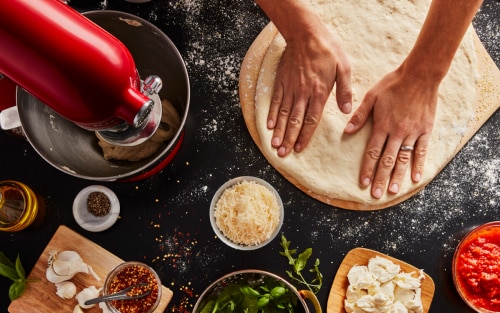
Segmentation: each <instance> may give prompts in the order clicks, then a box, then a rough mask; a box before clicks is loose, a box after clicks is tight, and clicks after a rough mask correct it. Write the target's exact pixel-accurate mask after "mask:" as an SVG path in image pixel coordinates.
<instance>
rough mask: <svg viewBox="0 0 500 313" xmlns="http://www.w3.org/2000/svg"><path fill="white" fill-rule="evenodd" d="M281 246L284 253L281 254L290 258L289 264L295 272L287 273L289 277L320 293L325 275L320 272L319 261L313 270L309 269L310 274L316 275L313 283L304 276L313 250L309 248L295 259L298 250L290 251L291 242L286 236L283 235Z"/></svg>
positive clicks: (315, 263)
mask: <svg viewBox="0 0 500 313" xmlns="http://www.w3.org/2000/svg"><path fill="white" fill-rule="evenodd" d="M280 245H281V247H283V251H280V254H281V255H283V256H285V257H287V258H288V264H290V265H291V266H292V268H293V271H286V273H287V274H288V277H290V279H292V280H293V281H295V282H298V283H299V284H302V285H305V286H306V287H307V288H308V289H309V290H310V291H311V292H313V293H315V294H316V293H318V291H319V290H320V289H321V286H322V285H323V274H321V272H320V271H319V259H316V261H315V262H314V264H313V266H312V268H310V269H309V272H311V273H313V274H314V275H315V277H314V278H313V279H312V280H311V282H307V280H306V279H305V278H304V276H303V275H302V270H304V269H305V268H306V267H307V261H308V260H309V258H310V257H311V255H312V248H307V249H306V250H304V252H302V253H300V254H299V255H298V256H297V258H295V257H294V255H295V254H296V253H297V250H296V249H290V241H288V240H286V238H285V235H281V243H280Z"/></svg>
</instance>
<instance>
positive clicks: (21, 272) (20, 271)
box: [15, 254, 26, 279]
mask: <svg viewBox="0 0 500 313" xmlns="http://www.w3.org/2000/svg"><path fill="white" fill-rule="evenodd" d="M15 265H16V272H17V275H19V278H22V279H25V278H26V272H25V271H24V267H23V265H22V264H21V259H20V258H19V254H18V255H17V258H16V264H15Z"/></svg>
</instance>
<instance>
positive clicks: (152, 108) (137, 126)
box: [98, 75, 163, 146]
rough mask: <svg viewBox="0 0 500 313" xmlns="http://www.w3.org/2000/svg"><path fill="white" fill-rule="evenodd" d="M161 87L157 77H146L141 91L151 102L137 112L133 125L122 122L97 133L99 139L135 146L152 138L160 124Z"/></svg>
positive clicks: (119, 144)
mask: <svg viewBox="0 0 500 313" xmlns="http://www.w3.org/2000/svg"><path fill="white" fill-rule="evenodd" d="M162 86H163V83H162V80H161V78H160V77H159V76H156V75H152V76H148V77H147V78H146V79H145V80H144V81H143V82H141V91H142V93H144V94H145V95H147V96H148V97H149V98H150V99H151V100H150V101H149V102H147V103H146V104H144V106H143V107H142V108H141V109H140V110H139V112H138V113H137V115H136V118H135V119H134V123H133V125H130V124H128V123H126V122H125V121H124V122H122V123H120V124H117V125H115V126H113V127H112V128H110V129H106V130H100V131H98V133H99V135H100V137H101V138H102V139H104V140H105V141H107V142H109V143H110V144H113V145H117V146H135V145H138V144H141V143H143V142H144V141H146V140H148V139H149V138H150V137H151V136H153V135H154V133H155V132H156V130H157V129H158V126H159V125H160V122H161V116H162V106H161V99H160V96H159V95H158V93H159V92H160V90H161V88H162Z"/></svg>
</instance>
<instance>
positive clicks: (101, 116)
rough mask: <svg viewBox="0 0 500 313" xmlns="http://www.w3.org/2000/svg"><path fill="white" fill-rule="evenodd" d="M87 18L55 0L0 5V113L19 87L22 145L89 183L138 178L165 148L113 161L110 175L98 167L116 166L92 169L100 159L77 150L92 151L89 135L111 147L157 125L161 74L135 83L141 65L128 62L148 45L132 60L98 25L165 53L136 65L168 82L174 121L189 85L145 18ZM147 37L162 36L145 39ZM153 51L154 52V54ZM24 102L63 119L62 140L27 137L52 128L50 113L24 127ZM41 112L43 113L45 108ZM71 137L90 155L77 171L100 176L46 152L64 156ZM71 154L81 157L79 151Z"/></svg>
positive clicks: (111, 14)
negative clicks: (132, 161)
mask: <svg viewBox="0 0 500 313" xmlns="http://www.w3.org/2000/svg"><path fill="white" fill-rule="evenodd" d="M90 13H91V14H90V15H89V17H87V15H82V14H80V13H78V12H77V11H75V10H74V9H72V8H71V7H69V6H68V5H67V4H65V3H64V2H62V1H60V0H8V1H2V3H1V4H0V47H1V49H0V75H1V76H0V96H1V97H2V98H0V103H1V104H0V109H1V108H2V107H5V106H6V105H5V102H7V101H12V95H11V93H12V90H13V88H14V87H13V86H15V85H18V86H19V87H22V88H21V89H22V90H20V88H19V87H18V88H17V99H16V102H17V108H18V110H19V116H20V120H21V124H22V126H23V130H24V132H25V133H26V135H27V138H28V140H29V141H30V143H31V144H32V145H33V146H34V148H35V150H37V152H39V153H40V154H41V155H42V157H44V158H45V159H46V160H47V161H49V163H51V164H53V165H54V166H56V167H58V168H60V169H63V170H65V169H66V168H68V167H71V168H70V169H69V170H67V171H66V170H65V171H66V172H68V173H69V174H73V175H75V176H79V177H83V178H88V179H94V180H115V179H119V178H123V177H128V176H130V175H132V176H137V175H141V174H143V172H144V171H146V170H150V169H151V167H154V166H155V164H156V165H157V163H159V162H160V161H161V160H163V159H164V158H165V157H166V155H167V154H169V152H170V151H169V150H171V149H170V148H172V147H170V145H169V147H166V149H165V150H166V151H162V152H160V153H159V154H157V155H155V156H154V157H153V158H152V159H150V160H147V161H145V162H139V163H138V164H136V165H122V164H119V166H123V169H122V171H117V172H115V171H113V170H111V169H109V170H108V168H107V167H106V166H110V167H116V166H117V165H116V164H114V165H103V164H100V163H101V160H98V159H97V158H96V156H94V155H93V154H94V152H87V151H86V150H85V149H87V148H86V147H85V145H88V146H89V147H91V146H95V144H94V143H92V142H91V141H95V138H94V137H95V135H94V131H97V132H99V135H100V136H101V137H102V138H103V139H105V140H106V141H108V142H110V143H113V144H116V145H124V146H128V145H136V144H139V143H142V142H144V141H145V140H147V139H148V138H149V137H150V136H151V135H153V134H154V132H155V131H156V129H157V127H158V125H159V124H160V120H161V113H162V109H161V100H160V95H159V92H160V89H162V79H165V77H162V75H156V73H150V74H148V76H147V77H146V78H145V79H144V80H143V81H141V78H140V77H139V74H142V73H141V68H140V66H138V65H137V64H136V62H135V57H138V58H141V59H147V58H148V57H146V58H145V57H144V56H141V55H138V54H144V53H146V52H143V51H147V50H148V49H150V50H153V49H156V48H155V47H146V48H144V47H141V48H140V51H141V52H140V53H136V54H137V55H136V56H134V55H133V54H132V53H131V51H132V49H130V50H129V48H128V47H127V46H126V45H125V44H124V43H123V42H122V41H121V40H120V39H118V38H117V37H115V35H114V34H111V33H112V32H108V30H106V29H105V28H106V27H108V28H109V29H110V30H115V29H116V31H117V33H118V34H122V33H123V34H124V35H123V36H125V37H126V38H125V39H127V38H128V37H130V36H136V37H137V36H139V35H136V34H135V33H137V32H142V33H140V36H142V35H144V44H145V45H147V44H149V45H151V43H152V42H153V45H160V46H159V48H157V50H160V51H161V52H162V53H164V54H165V55H161V56H160V57H157V58H158V60H156V62H157V63H155V64H147V65H143V67H145V68H146V70H145V71H146V72H151V68H152V67H153V66H155V67H156V68H158V71H159V72H161V73H163V76H170V77H166V79H167V80H169V82H170V81H173V87H172V88H174V89H175V91H173V90H172V88H171V90H170V92H169V91H168V90H166V91H162V92H164V93H170V94H171V95H170V97H171V98H174V99H171V100H172V101H173V102H176V103H174V105H175V106H176V107H177V109H178V111H179V113H180V115H181V117H182V124H184V122H185V118H186V115H187V107H188V102H189V82H188V78H187V73H186V70H185V66H184V63H183V61H182V58H181V57H180V55H179V54H178V52H177V50H176V49H175V46H173V44H172V43H171V42H170V40H169V39H168V38H166V36H165V35H164V34H163V33H161V31H159V30H158V29H156V28H155V27H154V26H153V25H151V24H149V23H148V22H147V21H144V20H142V19H140V18H138V17H135V16H132V15H130V14H127V13H123V12H116V11H102V12H99V11H94V12H90ZM90 16H92V17H95V20H98V21H101V20H102V22H97V21H95V20H94V21H92V19H93V18H91V17H90ZM100 23H101V24H103V25H105V26H103V25H100ZM134 23H136V24H137V23H138V24H137V25H134ZM98 25H99V26H98ZM138 25H139V26H138ZM122 29H123V30H122ZM136 29H138V30H136ZM158 33H159V34H158ZM130 34H132V35H130ZM154 36H162V37H159V38H149V37H154ZM137 38H139V39H137ZM137 38H131V39H130V40H129V41H130V43H129V45H130V46H135V45H136V43H137V42H141V41H142V40H143V38H142V37H137ZM162 49H163V50H162ZM155 53H156V54H159V53H158V51H156V52H155ZM151 58H154V57H151ZM144 62H147V61H143V63H144ZM161 73H160V74H161ZM172 75H174V76H172ZM163 96H165V95H163ZM31 98H33V99H31ZM25 102H26V103H27V102H41V103H43V104H45V105H46V106H47V107H50V108H51V109H52V110H54V111H55V112H57V113H58V114H59V115H61V116H62V117H64V119H66V120H67V121H60V124H61V125H64V126H63V128H64V132H68V133H70V134H68V135H67V138H59V137H58V138H52V139H49V140H52V141H50V142H46V141H45V139H43V138H40V139H38V138H30V137H35V136H36V134H34V133H37V132H38V131H37V128H38V129H39V128H41V127H47V126H45V124H47V123H48V124H53V114H52V115H50V114H48V115H50V116H51V117H50V120H49V119H48V118H46V121H45V122H40V125H33V126H30V125H25V124H28V123H31V120H32V119H33V117H34V116H29V114H30V113H26V112H29V111H30V110H32V109H31V104H30V105H29V106H28V105H25V104H22V103H25ZM14 104H15V103H9V104H8V105H9V106H11V105H14ZM36 105H38V104H36ZM36 110H38V111H41V110H42V109H36ZM43 110H44V111H46V109H45V108H44V109H43ZM33 114H35V113H33ZM23 115H25V117H24V118H23ZM38 115H43V113H40V112H37V113H36V118H35V119H39V118H41V119H43V118H44V117H43V116H42V117H39V116H38ZM46 115H47V114H46ZM23 120H24V122H23ZM68 121H69V123H70V124H71V125H69V126H68V124H66V123H68ZM73 124H74V125H78V126H79V127H78V128H79V129H78V130H75V129H73ZM52 126H53V125H52ZM30 128H32V130H31V129H30ZM49 131H50V130H49ZM30 134H31V136H30ZM180 135H182V134H180V133H179V134H178V135H177V136H176V138H174V140H172V141H177V139H178V138H177V137H179V136H180ZM46 136H48V137H56V136H59V134H52V133H48V134H46ZM87 136H90V137H91V138H92V140H90V139H88V138H87ZM75 137H76V139H77V140H78V141H79V142H80V141H82V142H84V143H83V144H82V148H81V149H82V151H84V153H85V154H87V153H89V154H92V155H91V156H89V157H88V158H86V157H83V159H81V160H78V161H79V162H83V165H82V168H83V167H85V166H86V167H88V166H89V165H90V166H95V167H96V168H95V172H99V173H100V172H102V171H103V170H104V172H105V173H104V174H102V175H101V174H95V175H94V173H80V171H78V170H77V171H75V169H74V168H75V167H79V166H80V165H79V164H77V162H76V160H73V159H75V158H76V156H70V157H68V156H67V155H64V156H63V155H61V156H59V155H56V156H55V157H54V156H53V155H54V154H55V153H51V152H52V150H51V151H50V152H49V151H48V149H49V147H48V146H50V149H54V147H55V146H58V145H61V152H60V153H59V154H64V153H67V152H64V151H63V150H64V146H69V145H73V144H74V142H73V141H74V140H75ZM90 137H89V138H90ZM61 141H63V142H61ZM172 144H175V142H173V143H172ZM56 148H57V147H56ZM94 148H95V147H94ZM94 148H92V149H94ZM177 148H178V147H177ZM92 149H91V148H88V150H92ZM40 150H44V151H40ZM97 152H98V154H99V158H102V156H101V155H100V153H99V151H97ZM75 153H77V154H81V152H75ZM78 158H81V156H78ZM68 159H71V160H70V161H69V163H70V164H61V162H62V161H64V160H68ZM85 162H90V164H85ZM82 171H83V170H82ZM75 172H76V173H75Z"/></svg>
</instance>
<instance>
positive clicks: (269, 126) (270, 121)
mask: <svg viewBox="0 0 500 313" xmlns="http://www.w3.org/2000/svg"><path fill="white" fill-rule="evenodd" d="M267 128H269V129H273V128H274V121H273V120H267Z"/></svg>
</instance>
